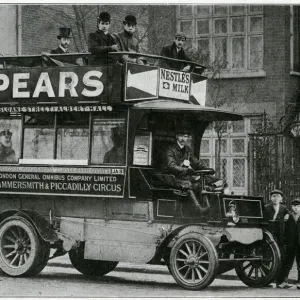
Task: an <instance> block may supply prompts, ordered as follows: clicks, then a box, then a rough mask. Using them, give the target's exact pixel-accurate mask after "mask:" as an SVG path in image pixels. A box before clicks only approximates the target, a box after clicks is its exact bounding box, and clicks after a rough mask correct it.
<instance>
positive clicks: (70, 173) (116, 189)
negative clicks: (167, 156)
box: [0, 166, 125, 197]
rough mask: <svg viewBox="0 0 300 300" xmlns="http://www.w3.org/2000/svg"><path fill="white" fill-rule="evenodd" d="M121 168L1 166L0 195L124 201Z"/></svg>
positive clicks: (122, 169) (122, 172) (123, 173)
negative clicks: (118, 198)
mask: <svg viewBox="0 0 300 300" xmlns="http://www.w3.org/2000/svg"><path fill="white" fill-rule="evenodd" d="M124 183H125V168H124V167H101V168H86V167H43V166H34V167H22V166H0V193H12V194H42V195H53V194H55V195H61V196H70V195H73V196H88V197H91V196H93V197H123V196H124Z"/></svg>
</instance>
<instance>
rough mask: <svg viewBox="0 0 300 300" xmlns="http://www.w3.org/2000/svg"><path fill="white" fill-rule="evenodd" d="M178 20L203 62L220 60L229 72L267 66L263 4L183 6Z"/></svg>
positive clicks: (221, 68)
mask: <svg viewBox="0 0 300 300" xmlns="http://www.w3.org/2000/svg"><path fill="white" fill-rule="evenodd" d="M177 20H178V30H179V31H181V32H184V33H185V34H186V35H187V37H188V40H190V41H192V43H193V47H194V48H196V50H197V52H198V54H199V56H200V62H201V63H202V64H204V65H207V66H209V65H211V64H214V65H216V64H217V66H218V67H220V70H223V71H226V72H228V71H231V72H247V71H251V72H253V71H259V70H262V69H263V7H262V6H257V5H249V6H243V5H214V6H210V5H188V6H180V7H179V16H178V19H177Z"/></svg>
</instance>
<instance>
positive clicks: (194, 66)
mask: <svg viewBox="0 0 300 300" xmlns="http://www.w3.org/2000/svg"><path fill="white" fill-rule="evenodd" d="M123 55H128V56H130V57H133V58H139V59H142V60H143V61H144V62H145V63H144V64H145V65H150V66H151V65H153V66H162V65H163V62H166V63H168V62H171V63H178V65H179V64H180V63H181V64H182V65H190V66H191V69H190V71H189V72H195V73H200V74H202V73H203V72H204V70H205V69H206V67H205V66H203V65H201V64H199V63H197V62H193V61H188V60H180V59H174V58H169V57H165V56H160V55H152V54H146V53H134V52H109V53H108V57H109V58H110V59H111V60H112V61H113V62H115V63H118V62H120V61H121V60H122V56H123ZM92 57H96V56H95V55H92V54H91V53H89V52H83V53H65V54H50V53H47V52H42V53H41V54H40V55H21V56H17V55H5V56H1V54H0V64H1V65H3V68H7V67H9V66H19V67H35V66H44V67H51V66H59V67H64V66H70V65H78V63H76V61H77V60H78V59H82V63H81V64H80V65H89V63H88V59H89V58H92ZM70 58H72V59H73V63H70V61H69V59H70ZM170 69H171V68H170ZM177 71H180V70H177Z"/></svg>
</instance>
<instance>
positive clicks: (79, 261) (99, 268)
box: [69, 245, 118, 276]
mask: <svg viewBox="0 0 300 300" xmlns="http://www.w3.org/2000/svg"><path fill="white" fill-rule="evenodd" d="M69 257H70V261H71V263H72V265H73V267H74V268H75V269H76V270H77V271H79V272H80V273H82V274H83V275H92V276H103V275H105V274H107V273H109V272H111V271H112V270H114V268H115V267H116V266H117V265H118V262H117V261H104V260H93V259H85V258H84V247H83V245H81V246H80V247H78V248H77V249H74V250H71V251H69Z"/></svg>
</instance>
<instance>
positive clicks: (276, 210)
mask: <svg viewBox="0 0 300 300" xmlns="http://www.w3.org/2000/svg"><path fill="white" fill-rule="evenodd" d="M282 199H283V193H282V191H281V190H278V189H275V190H273V191H271V193H270V200H271V202H270V203H268V204H267V205H265V207H264V219H265V220H266V221H268V222H269V224H270V227H269V229H270V231H271V232H272V234H273V235H274V237H275V239H276V241H277V244H278V246H279V248H280V252H281V255H282V256H284V255H285V251H284V248H285V247H284V244H285V236H284V228H285V227H284V225H285V224H284V223H285V221H286V220H287V219H288V218H289V211H288V209H287V208H286V206H285V205H282V204H281V203H282ZM276 286H277V287H279V288H290V287H291V286H289V285H288V284H287V283H286V282H285V280H284V279H283V278H282V273H281V272H279V273H278V276H277V277H276Z"/></svg>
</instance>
